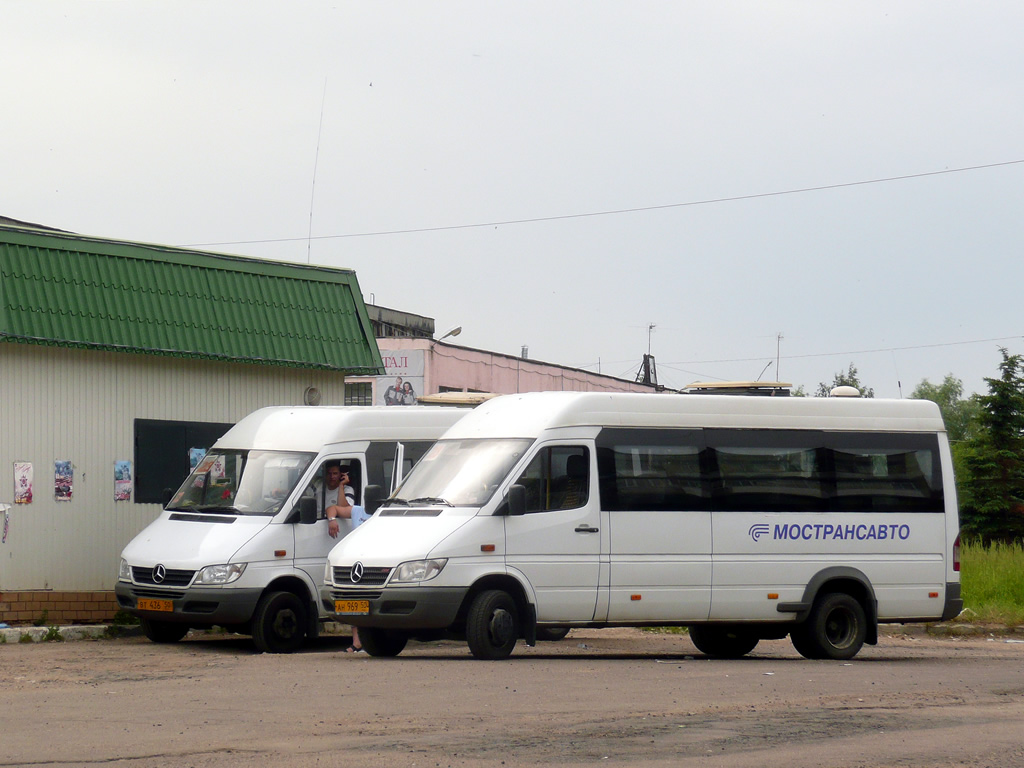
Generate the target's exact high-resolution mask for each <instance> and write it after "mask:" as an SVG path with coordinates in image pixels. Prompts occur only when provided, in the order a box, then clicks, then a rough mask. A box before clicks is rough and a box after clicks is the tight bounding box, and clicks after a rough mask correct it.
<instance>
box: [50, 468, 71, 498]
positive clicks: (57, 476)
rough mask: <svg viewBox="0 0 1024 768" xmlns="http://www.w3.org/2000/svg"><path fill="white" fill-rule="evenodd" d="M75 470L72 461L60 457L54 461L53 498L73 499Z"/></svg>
mask: <svg viewBox="0 0 1024 768" xmlns="http://www.w3.org/2000/svg"><path fill="white" fill-rule="evenodd" d="M74 480H75V470H74V469H73V468H72V466H71V462H70V461H61V460H60V459H58V460H57V461H55V462H53V498H54V499H55V500H57V501H71V494H72V493H73V491H74V485H75V482H74Z"/></svg>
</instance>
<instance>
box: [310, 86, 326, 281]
mask: <svg viewBox="0 0 1024 768" xmlns="http://www.w3.org/2000/svg"><path fill="white" fill-rule="evenodd" d="M326 101H327V76H326V75H325V76H324V92H323V95H322V96H321V97H320V127H319V128H317V131H316V157H314V158H313V184H312V185H311V188H310V190H309V233H308V234H307V235H306V263H307V264H309V259H310V248H311V246H312V241H313V195H314V194H315V193H316V167H317V165H318V164H319V162H320V135H321V134H322V133H323V130H324V102H326Z"/></svg>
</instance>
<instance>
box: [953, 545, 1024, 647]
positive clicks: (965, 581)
mask: <svg viewBox="0 0 1024 768" xmlns="http://www.w3.org/2000/svg"><path fill="white" fill-rule="evenodd" d="M960 584H961V589H962V591H963V598H964V613H963V614H962V615H961V617H960V618H959V621H963V622H968V623H974V622H980V623H985V624H1003V625H1005V626H1007V627H1017V626H1020V625H1021V624H1024V547H1021V545H1020V544H992V545H991V546H988V547H985V546H982V545H981V544H964V545H961V547H960Z"/></svg>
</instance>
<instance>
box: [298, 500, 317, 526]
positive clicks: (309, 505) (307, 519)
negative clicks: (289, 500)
mask: <svg viewBox="0 0 1024 768" xmlns="http://www.w3.org/2000/svg"><path fill="white" fill-rule="evenodd" d="M299 522H300V523H302V525H312V524H313V523H315V522H316V499H315V498H313V497H311V496H303V497H302V498H301V499H299Z"/></svg>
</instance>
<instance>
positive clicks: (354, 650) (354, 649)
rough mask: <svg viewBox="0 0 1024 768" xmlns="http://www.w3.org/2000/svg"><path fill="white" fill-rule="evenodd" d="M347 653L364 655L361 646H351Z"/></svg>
mask: <svg viewBox="0 0 1024 768" xmlns="http://www.w3.org/2000/svg"><path fill="white" fill-rule="evenodd" d="M345 653H364V651H363V647H362V646H361V645H350V646H349V647H348V648H346V649H345Z"/></svg>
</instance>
